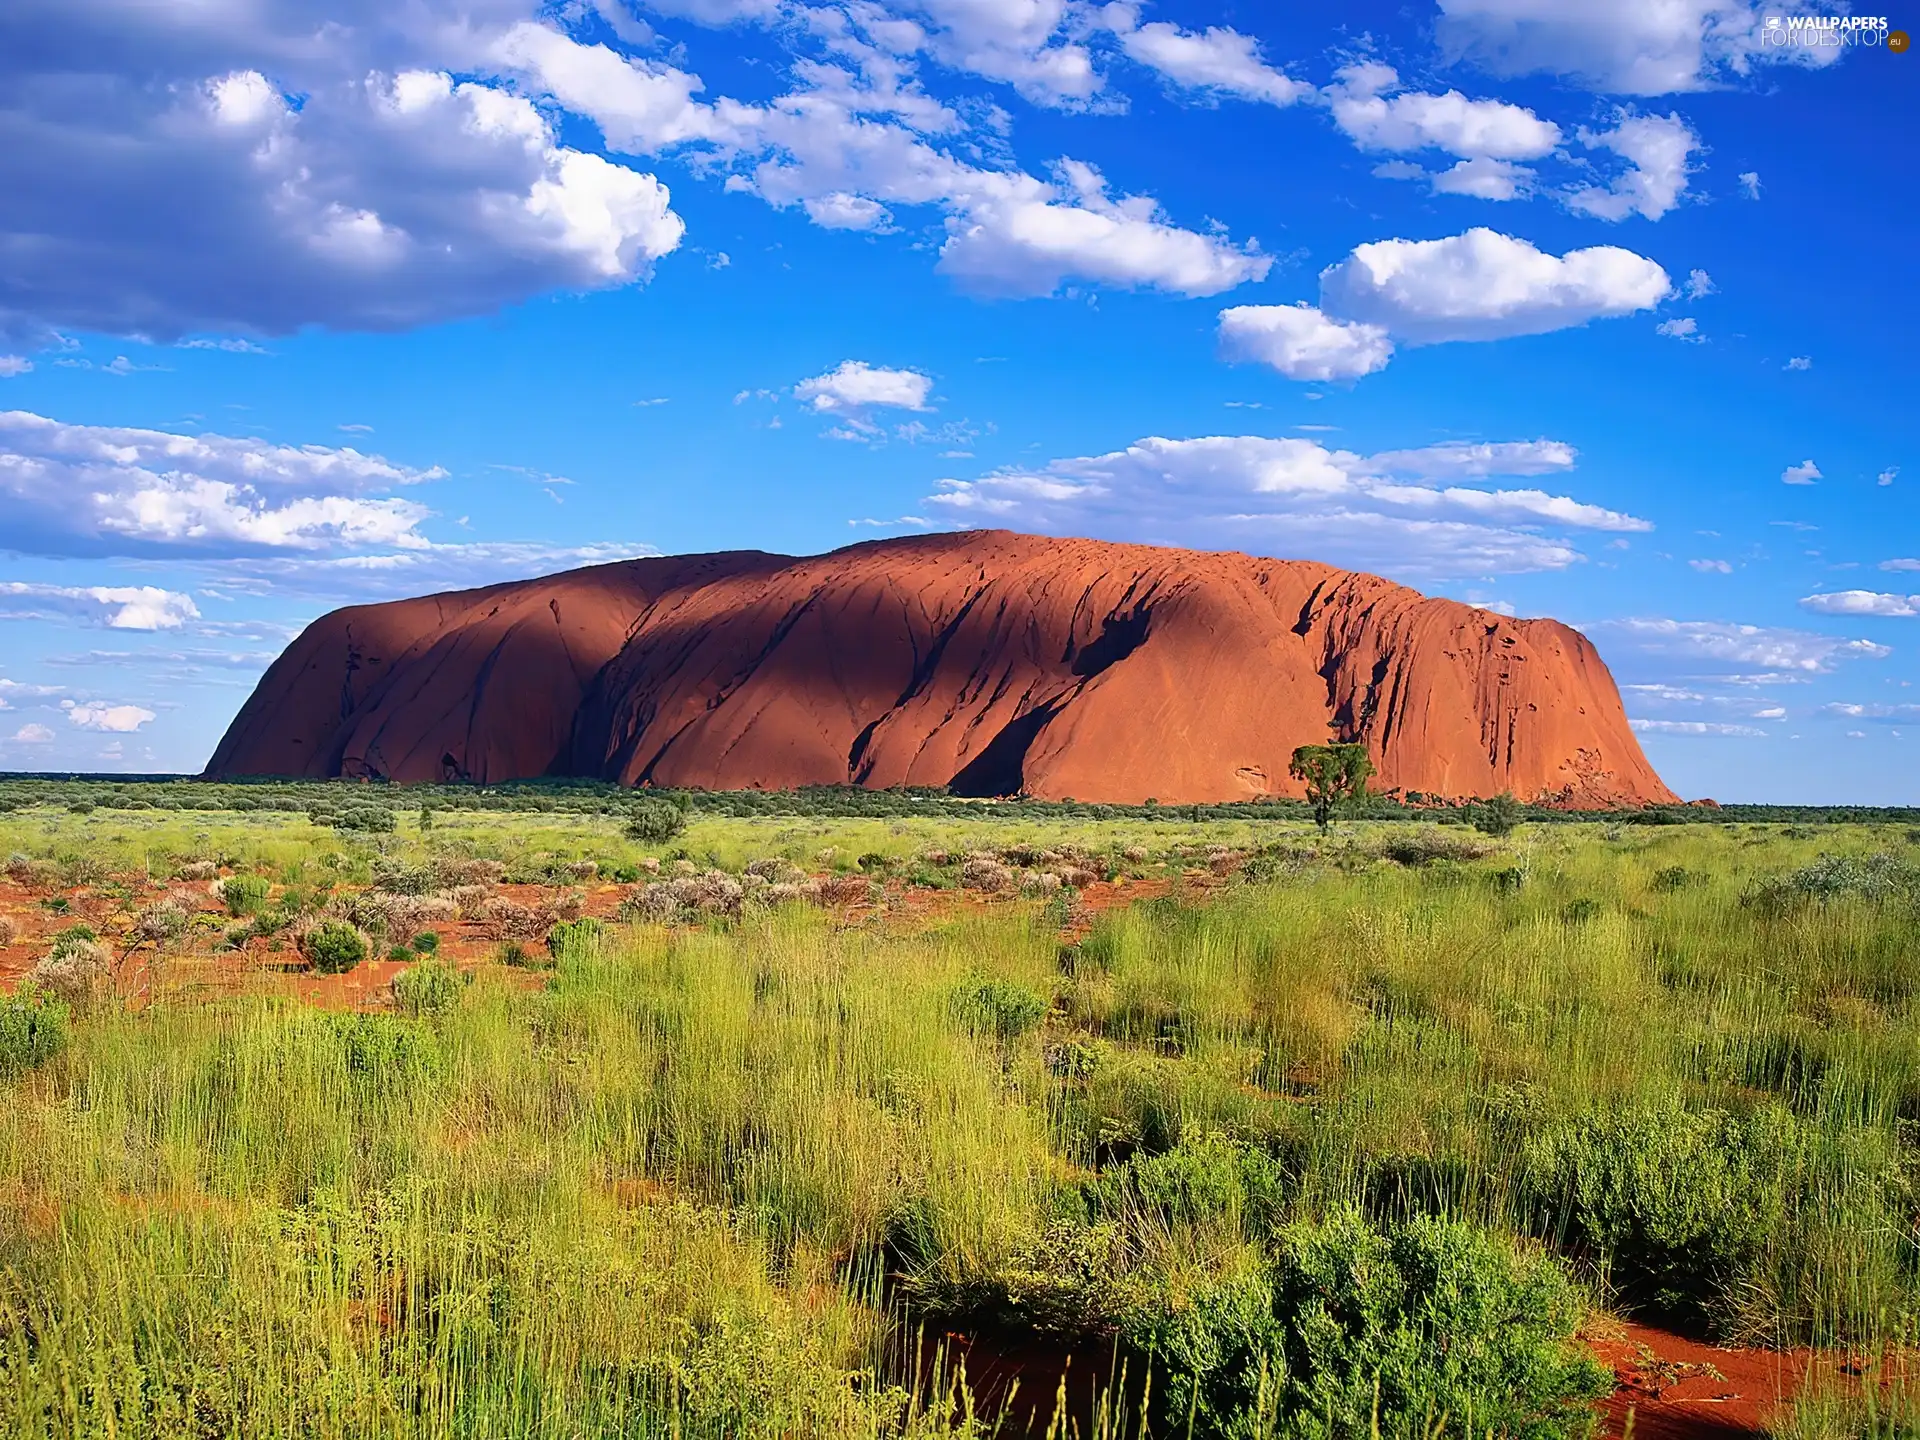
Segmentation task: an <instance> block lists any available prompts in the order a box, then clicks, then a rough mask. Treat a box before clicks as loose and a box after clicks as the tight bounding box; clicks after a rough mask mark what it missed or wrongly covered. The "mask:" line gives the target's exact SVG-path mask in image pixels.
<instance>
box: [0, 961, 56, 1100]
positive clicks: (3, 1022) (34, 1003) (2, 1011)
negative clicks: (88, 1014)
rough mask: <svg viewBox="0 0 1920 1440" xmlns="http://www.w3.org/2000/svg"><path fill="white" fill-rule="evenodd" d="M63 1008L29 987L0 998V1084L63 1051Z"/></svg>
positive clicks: (53, 1000) (41, 992)
mask: <svg viewBox="0 0 1920 1440" xmlns="http://www.w3.org/2000/svg"><path fill="white" fill-rule="evenodd" d="M67 1031H68V1010H67V1007H66V1005H65V1004H64V1003H63V1002H62V1001H60V1000H58V999H56V998H55V997H53V996H52V995H48V994H46V993H44V992H43V991H41V990H38V989H36V988H35V987H34V986H32V985H31V984H28V985H23V986H21V988H20V989H19V990H17V991H15V992H14V993H13V994H11V995H0V1080H4V1079H11V1078H12V1077H13V1076H15V1075H19V1074H22V1073H23V1072H25V1071H28V1070H31V1069H33V1067H34V1066H36V1065H40V1064H44V1063H45V1062H46V1061H48V1060H51V1059H52V1058H53V1057H54V1056H56V1055H58V1054H59V1053H60V1052H61V1051H62V1050H65V1049H66V1048H67V1039H68V1033H67Z"/></svg>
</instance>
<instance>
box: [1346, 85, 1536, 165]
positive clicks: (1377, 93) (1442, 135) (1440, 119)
mask: <svg viewBox="0 0 1920 1440" xmlns="http://www.w3.org/2000/svg"><path fill="white" fill-rule="evenodd" d="M1399 89H1400V76H1399V74H1398V72H1396V71H1395V70H1394V69H1393V68H1392V67H1391V66H1388V65H1382V64H1380V63H1379V62H1378V61H1366V62H1363V63H1361V64H1357V65H1348V66H1345V67H1344V68H1343V69H1341V71H1340V72H1339V74H1338V76H1337V77H1336V79H1335V82H1334V84H1333V86H1332V87H1331V88H1330V89H1329V90H1328V91H1327V95H1328V99H1329V101H1330V103H1331V106H1332V110H1333V120H1334V123H1335V124H1336V125H1338V126H1339V127H1340V129H1341V130H1342V131H1343V132H1345V134H1346V135H1347V137H1348V138H1349V139H1351V140H1352V141H1353V143H1354V144H1355V145H1357V146H1359V147H1360V148H1361V149H1362V150H1372V151H1385V152H1387V153H1389V154H1395V155H1405V154H1411V153H1412V152H1414V151H1417V150H1426V149H1435V150H1444V151H1446V153H1447V154H1449V155H1455V156H1458V157H1459V158H1460V159H1462V160H1480V159H1485V160H1538V159H1539V158H1540V157H1542V156H1543V155H1551V154H1552V153H1553V151H1554V149H1555V147H1557V146H1558V145H1559V144H1560V127H1559V126H1557V125H1555V124H1553V123H1552V122H1551V121H1549V120H1542V119H1541V118H1540V117H1539V116H1538V115H1535V114H1534V113H1533V111H1531V110H1528V109H1525V108H1523V107H1521V106H1519V105H1509V104H1507V103H1506V102H1505V101H1502V100H1469V99H1468V98H1467V97H1466V96H1464V95H1462V94H1461V93H1460V92H1459V91H1458V90H1449V91H1447V92H1446V93H1445V94H1444V95H1433V94H1428V93H1425V92H1422V91H1405V92H1402V93H1399V94H1395V93H1394V92H1395V91H1397V90H1399ZM1389 97H1391V98H1389Z"/></svg>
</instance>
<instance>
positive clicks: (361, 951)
mask: <svg viewBox="0 0 1920 1440" xmlns="http://www.w3.org/2000/svg"><path fill="white" fill-rule="evenodd" d="M371 948H372V947H371V946H370V945H369V943H368V941H367V937H366V936H365V935H363V934H362V933H361V932H360V931H359V930H357V929H355V928H354V927H353V926H351V925H349V924H347V923H345V922H344V921H341V920H324V921H322V922H321V923H320V924H318V925H315V926H314V927H313V928H312V929H310V930H308V931H306V932H305V933H304V934H302V935H301V936H300V953H301V954H302V955H304V956H306V957H307V963H308V964H309V965H311V966H312V967H313V968H314V969H315V970H317V971H319V972H320V973H321V974H322V975H343V974H345V973H346V972H347V971H349V970H351V969H353V968H354V967H355V966H356V965H358V964H359V963H360V962H361V961H362V960H364V959H366V958H367V955H368V953H369V951H370V949H371Z"/></svg>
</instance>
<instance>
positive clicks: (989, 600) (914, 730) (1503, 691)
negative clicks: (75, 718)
mask: <svg viewBox="0 0 1920 1440" xmlns="http://www.w3.org/2000/svg"><path fill="white" fill-rule="evenodd" d="M1329 739H1337V740H1358V741H1361V742H1363V743H1365V745H1366V746H1367V748H1368V750H1369V751H1370V752H1371V753H1372V755H1373V759H1374V763H1375V765H1376V766H1377V767H1378V769H1379V778H1378V780H1376V782H1375V786H1376V788H1389V787H1398V788H1399V789H1401V790H1403V791H1421V792H1424V793H1426V794H1431V795H1441V796H1449V797H1468V796H1488V795H1494V794H1498V793H1500V792H1501V791H1505V790H1511V791H1512V792H1513V793H1514V794H1516V795H1518V796H1520V797H1521V798H1523V799H1528V800H1545V801H1549V802H1554V803H1561V804H1566V805H1571V806H1579V807H1588V806H1609V805H1621V804H1629V805H1630V804H1643V803H1666V802H1671V801H1672V800H1674V799H1675V797H1674V795H1673V794H1672V792H1671V791H1669V790H1668V789H1667V787H1666V786H1665V785H1663V784H1662V783H1661V782H1660V777H1659V776H1658V775H1656V774H1655V773H1654V771H1653V769H1652V767H1651V766H1649V765H1648V763H1647V760H1646V757H1645V756H1644V755H1643V754H1642V753H1641V751H1640V746H1639V743H1638V742H1637V741H1636V740H1635V739H1634V736H1633V733H1632V731H1631V730H1630V729H1629V728H1628V725H1627V721H1626V717H1625V715H1624V713H1623V712H1622V710H1621V706H1620V696H1619V692H1618V691H1617V690H1616V689H1615V688H1614V684H1613V679H1612V677H1611V676H1610V675H1609V674H1608V673H1607V668H1606V666H1605V665H1604V664H1603V663H1602V662H1601V660H1600V657H1599V655H1598V654H1597V653H1596V652H1595V651H1594V648H1593V646H1592V645H1590V644H1589V643H1588V642H1587V640H1586V638H1585V637H1584V636H1582V635H1580V634H1579V633H1578V632H1576V631H1574V630H1570V629H1568V628H1567V627H1566V626H1564V625H1561V624H1559V623H1557V622H1555V621H1552V620H1510V619H1507V618H1505V617H1503V616H1500V615H1495V614H1491V613H1489V612H1487V611H1485V610H1478V609H1474V608H1472V607H1470V606H1466V605H1462V604H1458V603H1456V602H1454V601H1451V600H1433V599H1428V598H1426V597H1424V596H1422V595H1420V594H1418V593H1416V592H1415V591H1412V590H1409V589H1407V588H1405V587H1404V586H1400V585H1396V584H1393V583H1391V582H1390V581H1386V580H1382V579H1379V578H1378V577H1375V576H1371V575H1362V574H1356V573H1354V572H1352V571H1346V570H1336V569H1333V568H1331V567H1330V566H1326V565H1320V564H1315V563H1312V562H1308V561H1283V560H1262V559H1258V558H1254V557H1251V556H1247V555H1239V554H1203V553H1198V552H1194V551H1188V550H1168V549H1159V548H1154V547H1150V546H1144V545H1113V544H1106V543H1103V542H1099V541H1092V540H1053V539H1045V538H1040V537H1036V536H1029V535H1015V534H1010V533H1007V532H1004V531H976V532H972V533H968V534H957V535H930V536H922V537H915V538H911V539H902V540H884V541H877V542H874V543H872V544H866V545H854V546H850V547H848V548H847V549H844V550H836V551H834V552H833V553H832V554H830V555H821V556H815V557H811V558H803V559H794V558H791V557H788V556H784V555H766V554H761V553H758V552H734V553H727V554H718V555H695V556H675V557H668V558H664V559H649V560H630V561H624V562H622V563H620V564H616V565H602V566H596V567H594V568H592V569H586V570H575V571H571V572H569V573H567V574H564V575H555V576H552V577H549V578H547V579H543V580H527V581H520V582H516V583H513V584H506V585H495V586H490V587H488V588H486V589H483V590H469V591H463V592H460V593H457V594H450V595H435V596H429V597H426V598H424V599H419V600H402V601H397V602H394V603H391V604H385V605H364V606H355V607H353V608H350V609H345V610H338V611H335V612H334V613H333V614H331V615H327V616H325V617H323V618H322V619H320V620H317V621H315V622H314V623H313V624H312V625H311V626H309V627H308V628H307V630H306V632H305V633H304V634H302V635H301V636H300V638H299V639H298V640H296V641H295V642H294V643H293V644H292V645H291V646H290V647H289V648H288V649H287V651H286V653H285V654H283V655H282V656H281V657H280V658H279V659H278V660H276V661H275V662H274V664H273V667H272V668H271V669H270V670H268V672H267V674H266V675H265V677H264V678H263V679H262V680H261V682H260V685H259V687H258V689H256V690H255V692H254V694H253V696H252V698H251V699H249V700H248V702H247V704H246V706H245V708H244V709H242V710H241V712H240V714H239V715H238V716H237V717H236V718H235V720H234V722H233V724H232V726H231V727H230V728H229V729H228V731H227V734H226V737H225V738H224V739H223V740H222V741H221V742H220V748H219V749H218V750H217V751H216V752H215V753H214V756H213V759H212V760H211V761H210V762H209V764H208V767H207V771H208V774H209V775H215V776H235V775H286V776H308V777H323V776H336V775H344V776H365V777H370V778H384V779H389V780H395V781H422V780H443V779H459V778H465V779H470V780H475V781H501V780H509V779H524V778H531V777H536V776H542V775H585V776H597V777H602V778H605V779H609V780H617V781H619V782H621V783H623V784H628V785H646V784H651V785H663V786H700V787H705V788H709V789H747V788H762V789H786V788H791V787H795V786H800V785H819V784H856V785H866V786H874V787H882V786H891V785H949V786H951V787H952V788H953V790H954V791H955V792H956V793H959V794H965V795H1007V794H1014V793H1019V792H1024V793H1027V794H1031V795H1035V796H1040V797H1044V798H1053V799H1058V798H1063V797H1068V796H1071V797H1074V798H1077V799H1080V800H1105V801H1114V802H1138V801H1141V800H1145V799H1147V798H1149V797H1153V798H1157V799H1159V800H1161V801H1163V802H1166V803H1169V804H1172V803H1181V802H1187V803H1191V802H1195V801H1206V800H1243V799H1248V798H1251V797H1256V796H1261V795H1278V796H1297V795H1298V794H1300V787H1299V786H1298V784H1297V783H1296V782H1294V781H1292V780H1290V779H1289V778H1288V777H1287V761H1288V758H1289V756H1290V755H1291V754H1292V752H1293V749H1294V747H1295V746H1297V745H1303V744H1316V743H1322V742H1325V741H1327V740H1329Z"/></svg>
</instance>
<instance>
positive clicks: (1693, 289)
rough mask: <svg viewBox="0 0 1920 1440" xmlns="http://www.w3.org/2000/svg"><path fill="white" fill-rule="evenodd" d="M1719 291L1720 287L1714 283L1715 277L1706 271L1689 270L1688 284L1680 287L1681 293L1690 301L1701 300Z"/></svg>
mask: <svg viewBox="0 0 1920 1440" xmlns="http://www.w3.org/2000/svg"><path fill="white" fill-rule="evenodd" d="M1719 291H1720V287H1719V286H1718V285H1715V284H1714V283H1713V277H1712V276H1711V275H1709V274H1707V272H1706V271H1704V270H1689V271H1688V272H1687V283H1686V284H1684V285H1682V286H1681V287H1680V293H1681V294H1682V295H1685V296H1686V297H1687V299H1689V300H1701V299H1704V298H1705V297H1706V296H1708V295H1716V294H1718V293H1719Z"/></svg>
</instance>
